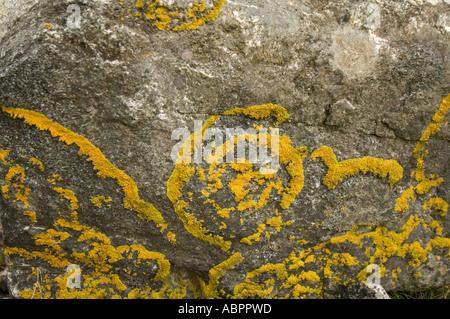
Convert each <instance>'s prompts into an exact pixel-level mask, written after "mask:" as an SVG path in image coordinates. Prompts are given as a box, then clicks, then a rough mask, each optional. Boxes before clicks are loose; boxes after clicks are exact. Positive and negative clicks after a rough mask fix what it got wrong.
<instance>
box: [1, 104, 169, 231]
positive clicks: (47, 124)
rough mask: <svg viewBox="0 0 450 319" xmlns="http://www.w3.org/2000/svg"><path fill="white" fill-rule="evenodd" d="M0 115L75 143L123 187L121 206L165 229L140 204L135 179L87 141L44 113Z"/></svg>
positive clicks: (148, 205) (158, 217)
mask: <svg viewBox="0 0 450 319" xmlns="http://www.w3.org/2000/svg"><path fill="white" fill-rule="evenodd" d="M1 109H2V110H3V112H5V113H7V114H9V115H10V116H11V117H13V118H21V119H24V121H25V123H26V124H28V125H34V126H36V127H37V128H38V129H39V130H43V131H46V130H47V131H49V132H50V133H51V135H52V136H53V137H59V139H60V141H62V142H64V143H66V144H67V145H72V144H75V145H77V146H78V147H79V149H80V150H79V155H80V156H81V155H85V156H87V157H88V159H89V161H91V162H92V164H93V166H94V169H95V170H96V171H97V175H98V176H100V177H102V178H107V177H109V178H113V179H115V180H116V181H117V183H118V184H119V185H120V186H121V187H122V190H123V192H124V195H125V198H124V200H123V202H124V207H125V208H130V209H133V210H135V211H136V212H137V213H138V216H139V217H140V218H141V219H143V220H146V221H153V222H154V223H155V224H156V226H157V227H158V228H160V229H161V231H164V230H165V229H166V228H167V224H166V222H165V221H164V218H163V217H162V215H161V213H160V212H159V211H158V210H157V209H156V208H155V207H154V206H153V205H152V204H151V203H148V202H145V201H143V200H142V199H141V198H140V197H139V194H138V188H137V186H136V183H135V182H134V180H133V179H132V178H131V177H130V176H128V175H127V174H125V173H124V172H123V171H122V170H120V169H118V168H117V167H115V166H114V165H113V164H111V162H110V161H109V160H108V159H106V158H105V156H104V155H103V154H102V152H101V151H100V150H99V149H98V148H97V147H95V146H94V145H93V144H92V143H91V142H90V141H89V140H88V139H86V138H85V137H83V136H81V135H78V134H76V133H74V132H72V131H70V130H68V129H66V128H64V127H63V126H61V125H59V124H57V123H55V122H52V121H51V120H49V119H48V118H47V117H46V116H44V115H43V114H40V113H37V112H34V111H30V110H25V109H15V108H7V107H3V106H2V107H1Z"/></svg>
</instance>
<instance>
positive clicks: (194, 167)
mask: <svg viewBox="0 0 450 319" xmlns="http://www.w3.org/2000/svg"><path fill="white" fill-rule="evenodd" d="M253 108H258V109H259V111H263V110H265V111H266V113H267V110H269V112H268V113H267V114H266V115H267V116H269V115H270V114H272V113H271V111H270V110H272V111H280V110H281V107H278V106H276V105H261V106H257V107H253ZM279 108H280V109H279ZM255 110H256V109H255ZM254 114H261V113H259V112H256V113H254ZM222 116H223V117H227V116H251V114H250V113H249V112H242V111H241V112H235V113H233V112H228V113H226V115H222ZM260 116H261V115H260ZM265 117H266V116H262V117H261V118H265ZM213 121H214V123H218V122H219V117H215V118H214V119H213ZM206 123H207V124H206V125H205V126H204V127H203V128H202V134H203V136H206V135H208V130H209V129H210V126H212V120H211V119H210V120H208V121H207V122H206ZM270 129H271V133H268V131H267V129H266V128H264V127H263V125H262V124H261V125H258V126H257V125H256V124H254V125H253V128H250V133H249V130H247V131H246V132H247V133H249V134H245V133H244V134H240V135H239V134H237V135H235V136H233V138H231V139H229V140H227V141H225V142H224V143H222V144H220V145H217V146H216V145H214V148H213V150H212V152H210V153H209V155H208V156H207V157H206V156H205V158H204V159H205V160H204V161H202V162H201V163H186V162H179V163H177V164H176V165H175V169H174V172H173V174H172V176H171V177H170V179H169V182H168V196H169V198H170V199H171V201H172V203H173V204H174V208H175V211H176V212H177V214H178V216H179V217H180V218H181V220H182V221H183V222H184V224H185V226H186V229H187V230H188V231H189V232H190V233H191V234H192V235H194V236H196V237H198V238H200V239H202V240H205V241H207V242H209V243H210V244H213V245H217V246H219V247H220V248H221V249H223V250H225V251H228V250H229V249H230V247H231V243H232V242H240V243H244V244H248V245H252V244H253V243H255V242H257V241H259V238H260V237H261V234H262V232H263V231H264V230H265V229H266V227H271V229H272V231H273V232H279V231H280V230H281V227H282V226H284V225H288V224H289V223H290V222H289V221H284V220H283V216H282V211H283V210H285V209H287V208H288V207H289V206H290V205H291V204H292V202H293V201H294V200H295V198H296V196H297V195H298V194H299V193H300V191H301V190H302V188H303V184H304V176H303V163H302V160H303V159H304V158H305V157H306V155H307V148H306V147H301V148H294V147H293V146H292V144H291V140H290V138H289V137H288V136H286V135H279V134H278V131H277V130H274V129H273V128H272V127H270ZM252 133H253V134H252ZM190 142H191V140H190V139H188V140H187V141H186V142H185V143H188V144H189V143H190ZM240 143H243V144H244V147H245V146H248V157H247V158H245V157H236V158H235V157H234V154H235V153H237V154H239V153H238V149H239V147H240ZM192 145H193V144H192ZM188 149H189V148H188ZM252 150H253V151H254V152H253V153H252ZM256 150H259V155H261V154H262V153H266V154H269V155H268V156H267V158H264V156H259V157H257V156H254V158H251V157H252V155H251V154H256V152H257V151H256ZM230 154H231V155H232V156H231V157H230ZM180 155H181V156H183V155H182V154H180ZM184 155H185V154H184ZM230 158H231V161H230ZM191 204H192V205H191ZM191 206H192V207H203V208H204V209H202V210H201V211H195V210H192V209H191ZM266 234H268V233H266Z"/></svg>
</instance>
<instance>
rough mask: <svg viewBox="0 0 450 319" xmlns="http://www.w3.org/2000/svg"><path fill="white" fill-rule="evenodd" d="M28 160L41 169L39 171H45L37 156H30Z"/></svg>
mask: <svg viewBox="0 0 450 319" xmlns="http://www.w3.org/2000/svg"><path fill="white" fill-rule="evenodd" d="M30 162H31V163H32V164H33V165H36V166H37V167H39V169H40V170H41V172H44V171H45V168H44V165H43V164H42V162H41V161H40V160H38V159H37V158H33V157H32V158H30Z"/></svg>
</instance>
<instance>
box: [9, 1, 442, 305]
mask: <svg viewBox="0 0 450 319" xmlns="http://www.w3.org/2000/svg"><path fill="white" fill-rule="evenodd" d="M0 2H1V5H0V25H1V28H0V92H1V93H0V105H2V106H3V107H2V109H1V110H2V111H1V112H0V125H1V128H2V134H1V135H0V187H1V194H0V195H1V196H0V213H1V215H0V216H1V219H2V224H3V229H4V245H5V247H6V255H7V265H8V286H9V291H10V293H11V294H12V295H13V296H14V297H22V298H31V297H33V298H40V297H45V298H55V297H56V298H89V297H92V298H117V297H121V298H124V297H130V298H148V297H150V298H192V297H195V298H233V297H236V298H242V297H251V298H255V297H257V298H278V297H287V298H358V297H367V296H371V297H374V296H375V294H374V292H370V291H368V290H367V288H366V286H365V285H363V284H362V283H363V282H367V281H370V280H372V281H375V282H378V283H379V284H380V285H381V286H382V287H383V288H384V289H385V290H386V291H392V290H408V289H416V288H430V287H435V286H440V285H443V284H448V283H450V272H449V266H450V251H449V248H450V214H448V213H447V210H448V202H449V200H450V187H449V184H448V181H449V180H450V158H449V156H448V154H449V152H450V125H447V124H448V121H449V120H450V115H449V114H448V113H449V112H447V111H448V109H449V108H450V97H449V96H448V94H449V93H450V85H449V83H450V21H449V17H450V3H449V2H448V1H447V0H445V1H441V0H433V1H429V0H427V1H423V0H410V1H387V0H377V1H371V2H370V1H363V2H361V1H354V0H344V1H335V2H329V1H321V0H314V1H297V0H296V1H284V0H270V1H269V0H246V1H236V0H233V1H231V0H226V1H225V0H216V1H213V0H207V1H204V2H199V3H197V4H193V3H191V1H184V0H183V1H181V0H180V1H169V0H165V1H163V0H161V1H154V0H152V1H142V0H138V1H135V0H133V1H131V0H107V1H100V0H95V1H87V0H74V1H59V2H58V3H56V4H55V2H52V1H43V0H39V1H38V0H21V1H17V0H14V1H13V0H0ZM196 121H197V122H196ZM198 123H200V124H198ZM202 125H203V130H204V133H205V134H206V133H207V132H213V129H216V130H215V131H214V132H222V135H224V134H225V133H224V132H226V129H227V128H238V127H240V128H243V129H244V130H247V129H250V131H251V130H252V129H253V131H252V132H254V133H255V134H253V136H254V137H255V136H256V137H257V138H261V137H262V136H264V133H263V132H264V131H262V129H264V128H266V129H267V130H269V132H270V129H273V128H278V129H279V150H278V152H275V153H273V152H272V153H273V154H272V155H274V154H275V155H277V156H278V158H279V163H280V168H279V169H278V170H277V171H276V172H275V173H272V174H261V172H260V168H262V167H264V162H261V161H260V162H258V163H257V162H254V163H249V164H246V163H238V164H236V163H235V164H232V163H218V164H217V163H214V162H212V163H211V162H209V163H208V162H207V161H206V157H205V159H204V160H203V161H201V162H199V161H197V162H194V163H191V164H183V163H174V162H173V160H172V156H171V155H173V153H174V147H176V145H177V143H178V144H179V146H181V145H182V142H183V140H181V143H180V136H177V134H173V133H174V131H175V130H176V129H177V128H180V129H181V128H185V130H180V132H186V131H187V132H189V134H191V133H192V134H193V135H192V137H193V138H194V140H195V136H194V135H195V133H194V130H197V131H198V130H199V129H201V128H202ZM219 135H220V134H217V135H216V136H219ZM182 136H183V138H189V135H186V134H184V135H182ZM196 136H198V135H196ZM200 136H201V135H200ZM266 136H267V135H266ZM275 136H278V135H276V134H275V133H273V131H272V134H271V135H270V137H271V138H270V141H271V142H270V143H271V144H270V150H271V151H275V150H276V148H275V144H273V143H272V138H273V137H275ZM267 137H268V136H267ZM249 139H251V138H249ZM226 140H227V139H226V138H225V139H222V140H219V143H224V142H225V141H226ZM216 141H217V140H216ZM232 141H233V140H232ZM258 141H259V142H258V143H259V144H258V145H257V146H259V147H260V150H261V149H262V148H264V147H263V146H266V147H265V148H266V150H269V144H268V143H267V144H264V143H263V142H262V141H261V140H258ZM210 142H211V140H207V139H206V138H205V139H204V140H203V141H200V142H199V143H197V142H195V143H194V144H195V146H196V147H197V148H195V150H193V153H194V156H195V154H196V153H195V152H197V154H198V150H199V149H200V148H199V147H198V146H199V145H203V146H204V147H202V148H201V149H203V151H205V149H207V146H208V145H210V144H209V143H210ZM232 143H234V141H233V142H232ZM250 144H251V143H249V145H250ZM184 145H185V146H186V145H189V143H186V144H184ZM261 145H262V147H261ZM215 147H216V148H215V149H214V150H215V151H216V153H215V154H216V155H217V154H218V153H217V150H219V149H221V148H219V147H218V144H217V143H216V144H215ZM233 149H234V146H233ZM176 150H178V148H176ZM189 150H190V149H189ZM189 150H188V151H189ZM186 154H189V153H183V155H186ZM175 155H177V153H175ZM222 155H225V154H222ZM274 159H276V157H273V156H272V157H271V160H274ZM250 164H251V165H250ZM368 269H371V270H370V271H368Z"/></svg>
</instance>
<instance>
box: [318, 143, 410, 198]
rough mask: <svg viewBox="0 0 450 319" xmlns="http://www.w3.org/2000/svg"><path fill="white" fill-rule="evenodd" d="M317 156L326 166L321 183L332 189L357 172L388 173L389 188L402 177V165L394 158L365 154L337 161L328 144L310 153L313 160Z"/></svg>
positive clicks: (383, 176)
mask: <svg viewBox="0 0 450 319" xmlns="http://www.w3.org/2000/svg"><path fill="white" fill-rule="evenodd" d="M318 157H320V158H321V159H322V161H323V162H324V164H325V165H326V166H328V172H327V174H326V175H325V177H324V179H323V184H324V185H325V186H327V187H328V188H329V189H334V188H335V187H336V186H337V184H339V183H340V182H341V181H342V180H343V179H344V178H349V177H350V176H354V175H356V174H358V173H363V174H366V173H368V172H371V173H373V174H376V175H378V176H379V177H381V178H385V177H387V176H388V175H389V177H388V183H389V185H390V187H391V188H392V187H393V186H394V184H395V183H397V182H398V181H400V180H401V179H402V177H403V167H402V166H401V165H400V164H399V163H398V162H397V161H394V160H384V159H381V158H374V157H369V156H366V157H363V158H354V159H349V160H345V161H342V162H338V161H337V159H336V155H335V154H334V152H333V150H332V149H331V148H329V147H328V146H322V147H321V148H319V149H317V150H315V151H314V152H313V153H312V154H311V158H312V159H313V160H316V158H318Z"/></svg>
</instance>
